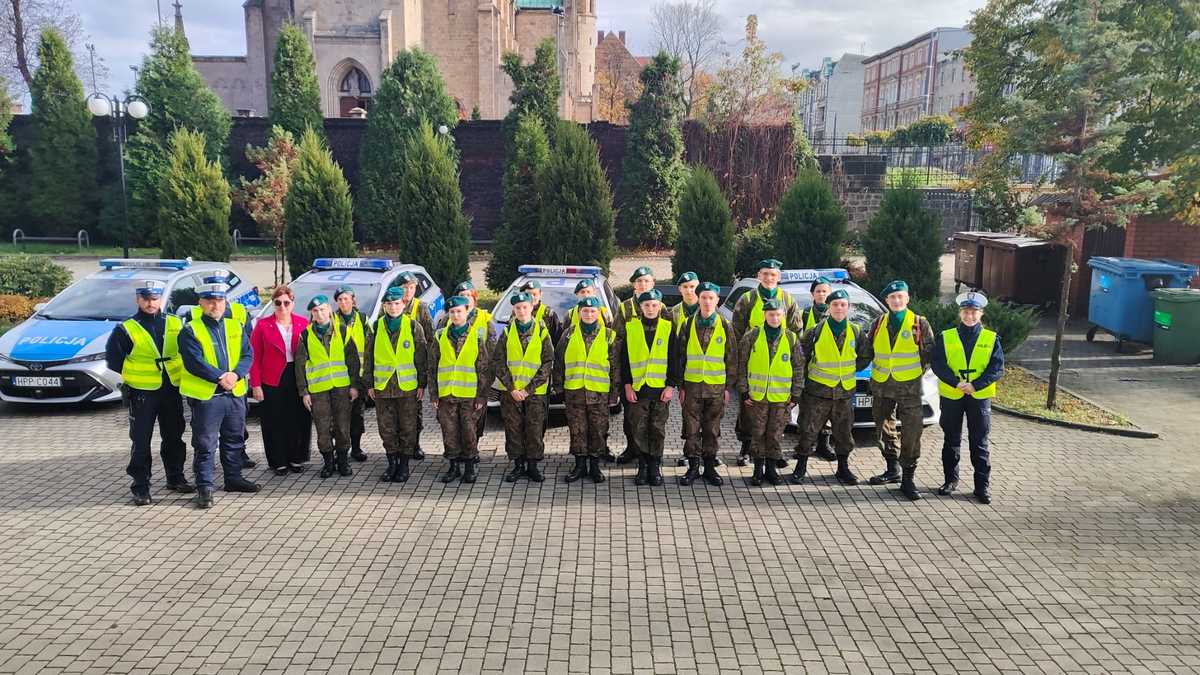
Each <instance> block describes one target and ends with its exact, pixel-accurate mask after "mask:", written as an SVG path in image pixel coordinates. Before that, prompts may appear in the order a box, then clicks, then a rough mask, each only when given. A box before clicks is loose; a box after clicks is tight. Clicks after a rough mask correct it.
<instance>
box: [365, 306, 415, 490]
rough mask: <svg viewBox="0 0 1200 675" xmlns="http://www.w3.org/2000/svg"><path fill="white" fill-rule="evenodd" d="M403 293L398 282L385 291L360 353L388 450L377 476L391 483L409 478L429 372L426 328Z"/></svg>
mask: <svg viewBox="0 0 1200 675" xmlns="http://www.w3.org/2000/svg"><path fill="white" fill-rule="evenodd" d="M404 296H405V294H404V289H403V288H399V287H392V288H389V289H387V291H385V292H384V294H383V316H381V317H379V321H377V322H376V323H375V329H374V330H373V331H371V332H370V334H369V335H368V337H367V349H366V356H364V358H363V360H364V361H365V363H366V365H365V366H364V367H363V386H364V388H365V389H366V390H367V396H368V397H369V398H370V399H371V400H372V401H375V419H376V421H377V423H378V425H379V438H380V439H381V440H382V441H383V449H384V451H385V452H387V463H388V465H387V469H385V470H384V472H383V475H382V476H380V480H382V481H384V482H391V483H403V482H405V481H407V480H408V477H409V471H408V462H409V460H410V459H412V458H413V456H414V455H415V454H416V450H417V435H418V434H419V433H420V431H421V428H420V420H421V399H422V398H423V397H424V395H425V383H426V380H427V378H428V375H429V374H428V372H427V370H426V367H427V363H428V361H427V360H426V359H427V351H428V348H427V345H426V341H425V329H424V328H423V327H422V326H421V324H420V323H419V322H417V321H414V320H413V319H412V317H411V316H410V315H409V314H408V311H407V309H408V308H407V307H406V306H405V304H404Z"/></svg>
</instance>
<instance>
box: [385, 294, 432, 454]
mask: <svg viewBox="0 0 1200 675" xmlns="http://www.w3.org/2000/svg"><path fill="white" fill-rule="evenodd" d="M394 283H395V285H396V286H399V287H400V288H403V289H404V307H405V310H404V313H405V314H407V315H408V318H410V319H412V320H413V321H415V322H417V323H418V324H420V325H421V328H422V329H423V330H424V331H425V341H426V344H428V342H429V341H430V340H432V339H433V336H434V331H433V316H432V315H430V313H429V307H427V306H425V303H423V302H421V299H420V298H418V297H417V278H416V277H415V276H413V273H412V272H401V273H400V274H398V275H396V280H395V282H394ZM424 429H425V415H423V414H422V413H421V410H420V406H419V405H418V406H417V432H416V433H417V447H416V448H415V449H413V455H412V458H413V459H416V460H421V459H425V451H424V450H422V449H421V431H422V430H424Z"/></svg>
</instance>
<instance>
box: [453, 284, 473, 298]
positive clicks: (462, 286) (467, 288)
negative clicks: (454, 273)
mask: <svg viewBox="0 0 1200 675" xmlns="http://www.w3.org/2000/svg"><path fill="white" fill-rule="evenodd" d="M473 290H475V284H473V283H471V282H469V281H464V282H462V283H461V284H459V285H457V286H455V287H454V294H455V295H460V294H462V292H463V291H473Z"/></svg>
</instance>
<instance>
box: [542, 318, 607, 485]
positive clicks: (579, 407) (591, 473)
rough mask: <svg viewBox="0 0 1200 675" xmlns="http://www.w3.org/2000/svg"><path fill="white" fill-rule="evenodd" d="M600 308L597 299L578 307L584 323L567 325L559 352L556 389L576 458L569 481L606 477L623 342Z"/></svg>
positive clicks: (557, 349) (600, 479)
mask: <svg viewBox="0 0 1200 675" xmlns="http://www.w3.org/2000/svg"><path fill="white" fill-rule="evenodd" d="M600 307H601V305H600V300H599V299H598V298H595V297H585V298H583V299H581V300H580V301H579V303H578V304H577V305H576V307H575V309H576V313H577V314H578V317H579V322H578V323H576V324H574V325H571V326H570V327H569V328H567V330H566V332H564V333H563V336H562V337H561V338H559V340H558V347H557V348H556V349H555V353H554V388H555V390H557V391H561V392H563V401H564V403H565V404H566V408H567V410H566V412H567V428H568V429H570V432H571V454H572V455H574V456H575V467H574V468H573V469H571V471H570V472H568V473H567V475H566V481H567V482H568V483H573V482H575V481H577V480H579V479H581V478H584V477H590V478H591V479H592V481H593V482H595V483H603V482H604V480H605V478H604V473H603V472H602V471H601V470H600V459H601V457H602V456H603V455H604V452H605V438H606V437H607V436H608V406H609V399H610V395H611V392H612V391H613V390H615V389H617V388H618V387H619V386H620V383H621V369H620V363H621V360H620V359H621V355H620V347H621V341H620V340H619V339H618V336H617V334H616V331H614V330H613V329H612V328H609V327H608V326H606V325H605V324H604V322H603V321H601V320H600Z"/></svg>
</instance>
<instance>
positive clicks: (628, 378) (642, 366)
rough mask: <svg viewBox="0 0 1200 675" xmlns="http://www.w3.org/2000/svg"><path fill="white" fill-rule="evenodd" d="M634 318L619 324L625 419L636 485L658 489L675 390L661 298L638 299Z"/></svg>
mask: <svg viewBox="0 0 1200 675" xmlns="http://www.w3.org/2000/svg"><path fill="white" fill-rule="evenodd" d="M638 305H639V307H638V313H639V314H640V316H634V317H632V318H630V319H629V320H628V321H626V322H625V331H624V344H625V348H624V349H622V350H621V381H622V382H624V383H625V392H624V394H625V396H624V398H625V402H626V404H627V405H626V408H625V409H626V415H627V416H628V418H629V427H630V430H631V432H632V434H633V440H634V444H635V447H637V449H638V452H639V453H640V456H639V457H638V472H637V477H636V478H635V479H634V484H636V485H652V486H658V485H662V483H663V477H662V458H663V444H664V441H665V440H666V436H667V418H668V417H669V416H670V414H671V411H670V403H671V399H672V398H673V397H674V396H675V389H676V388H677V387H678V386H679V355H678V354H677V353H676V346H675V344H676V341H675V339H674V327H673V326H672V325H671V321H670V319H668V318H667V317H666V316H664V314H663V311H662V309H663V307H662V293H661V292H659V291H658V290H657V289H651V290H649V291H646V292H645V293H642V294H641V295H639V296H638Z"/></svg>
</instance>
